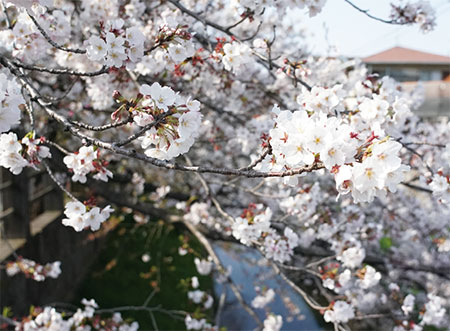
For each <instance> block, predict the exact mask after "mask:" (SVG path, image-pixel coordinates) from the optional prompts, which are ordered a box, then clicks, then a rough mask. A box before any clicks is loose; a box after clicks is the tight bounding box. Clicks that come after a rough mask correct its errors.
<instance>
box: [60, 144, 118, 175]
mask: <svg viewBox="0 0 450 331" xmlns="http://www.w3.org/2000/svg"><path fill="white" fill-rule="evenodd" d="M63 161H64V163H65V164H66V166H67V168H69V170H70V171H71V172H73V175H72V180H73V181H74V182H80V183H86V180H87V177H86V176H87V175H88V174H90V173H95V175H94V176H93V177H94V179H98V180H101V181H104V182H107V181H108V178H112V176H113V174H112V172H111V171H109V170H108V169H106V166H107V165H108V162H107V161H104V160H101V159H100V150H99V149H97V148H96V147H94V146H82V147H80V149H79V150H78V151H77V152H75V153H70V154H69V155H66V156H65V157H64V159H63Z"/></svg>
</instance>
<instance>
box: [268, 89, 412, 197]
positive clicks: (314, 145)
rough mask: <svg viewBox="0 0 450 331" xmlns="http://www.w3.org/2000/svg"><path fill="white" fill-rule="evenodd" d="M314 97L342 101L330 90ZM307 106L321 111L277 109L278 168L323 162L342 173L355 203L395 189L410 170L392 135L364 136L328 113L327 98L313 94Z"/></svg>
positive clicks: (340, 183)
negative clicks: (313, 97) (324, 103)
mask: <svg viewBox="0 0 450 331" xmlns="http://www.w3.org/2000/svg"><path fill="white" fill-rule="evenodd" d="M314 95H316V97H317V99H318V100H320V99H322V98H324V99H328V102H329V103H328V104H326V105H327V106H326V108H327V109H330V107H334V106H336V105H337V104H338V100H333V99H334V98H333V97H330V94H329V93H323V91H318V92H316V93H314ZM324 95H325V97H324ZM333 95H334V94H333V93H332V94H331V96H333ZM305 105H306V106H308V105H309V107H312V105H314V106H315V107H316V109H317V110H318V112H314V113H313V114H312V115H309V114H308V112H307V111H305V110H298V111H296V112H294V113H292V112H290V111H280V110H278V109H276V108H275V110H274V111H275V112H276V113H277V118H276V124H277V125H276V127H275V128H274V129H271V130H270V137H271V140H270V144H271V146H272V149H273V154H274V156H275V164H276V166H277V167H285V168H287V169H289V168H298V167H302V166H305V165H307V166H310V165H312V164H313V163H315V162H318V161H320V162H322V163H323V165H324V167H325V168H326V169H328V170H329V171H330V172H331V173H334V174H335V175H336V176H335V177H336V187H337V190H338V191H339V193H340V194H346V193H349V192H352V196H353V199H354V201H355V202H363V201H372V200H373V198H374V197H375V196H376V195H382V194H384V193H385V191H386V189H388V190H389V191H391V192H395V190H396V186H397V184H398V183H399V182H401V181H402V180H403V173H404V172H405V171H407V170H408V169H409V168H408V167H407V166H403V165H402V164H401V159H400V157H399V151H400V149H401V147H402V146H401V144H400V143H398V142H396V141H393V140H391V139H389V138H388V137H386V138H384V139H382V140H380V139H378V136H375V135H374V133H373V132H372V134H371V136H369V137H367V139H361V137H360V136H362V135H363V133H361V132H356V130H354V129H353V128H352V126H351V125H349V124H347V123H345V122H343V121H342V120H341V119H339V118H337V117H335V116H327V115H326V113H325V112H323V111H322V107H323V103H322V101H317V102H316V103H314V102H311V94H309V95H308V97H307V100H306V101H305ZM375 109H376V108H375Z"/></svg>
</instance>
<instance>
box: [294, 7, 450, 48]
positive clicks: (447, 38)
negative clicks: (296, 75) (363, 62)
mask: <svg viewBox="0 0 450 331" xmlns="http://www.w3.org/2000/svg"><path fill="white" fill-rule="evenodd" d="M353 3H354V4H356V5H357V6H358V7H360V8H362V9H370V13H371V14H372V15H375V16H379V17H382V18H385V19H388V18H389V12H390V6H389V3H390V1H389V0H354V1H353ZM430 3H431V5H432V6H433V7H434V8H435V10H436V17H437V21H436V22H437V26H436V28H435V30H434V31H432V32H429V33H426V34H424V33H422V32H421V31H420V30H419V28H418V26H398V25H391V24H385V23H381V22H378V21H375V20H372V19H370V18H368V17H367V16H366V15H364V14H363V13H360V12H358V11H356V10H355V9H354V8H352V7H351V6H350V5H349V4H347V3H346V2H345V1H344V0H328V1H327V4H326V5H325V7H324V8H323V10H322V12H321V13H320V14H319V15H317V16H316V17H313V18H312V19H306V18H305V20H304V21H303V22H302V23H303V24H304V26H306V29H307V31H309V32H310V33H312V34H313V37H310V42H309V45H310V49H311V51H312V52H313V54H321V55H336V54H341V55H346V56H368V55H372V54H375V53H378V52H380V51H383V50H385V49H388V48H391V47H394V46H402V47H407V48H412V49H417V50H421V51H425V52H430V53H435V54H440V55H447V56H450V0H430ZM324 24H325V26H327V28H328V40H329V41H330V44H331V45H334V46H336V47H337V49H338V51H337V52H331V54H330V53H329V52H328V51H327V48H328V47H327V42H326V41H325V39H326V38H325V35H326V34H325V29H324Z"/></svg>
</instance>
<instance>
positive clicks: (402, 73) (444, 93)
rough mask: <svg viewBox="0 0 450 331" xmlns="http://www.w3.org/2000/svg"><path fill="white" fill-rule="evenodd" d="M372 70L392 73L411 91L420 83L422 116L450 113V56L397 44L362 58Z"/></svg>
mask: <svg viewBox="0 0 450 331" xmlns="http://www.w3.org/2000/svg"><path fill="white" fill-rule="evenodd" d="M362 61H363V62H364V63H365V64H366V65H367V66H368V68H369V70H370V71H371V72H372V73H378V74H380V76H390V77H392V78H394V79H396V80H397V81H399V82H401V83H402V86H403V87H404V88H405V89H407V90H410V89H412V88H414V87H415V86H416V85H417V83H418V82H421V83H422V85H423V87H424V90H425V102H424V104H423V105H422V107H420V109H418V114H419V115H420V116H423V117H434V116H441V115H443V116H450V57H449V56H442V55H437V54H431V53H426V52H421V51H417V50H413V49H408V48H404V47H394V48H391V49H388V50H385V51H383V52H380V53H377V54H374V55H371V56H368V57H366V58H363V59H362Z"/></svg>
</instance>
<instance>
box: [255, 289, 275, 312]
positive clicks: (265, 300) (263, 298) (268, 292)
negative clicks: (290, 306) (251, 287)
mask: <svg viewBox="0 0 450 331" xmlns="http://www.w3.org/2000/svg"><path fill="white" fill-rule="evenodd" d="M257 290H259V288H257ZM274 298H275V291H274V290H273V289H271V288H269V289H264V290H263V291H262V293H261V294H259V295H257V296H256V297H255V298H254V299H253V300H252V307H253V308H264V307H265V306H266V305H267V304H269V302H271V301H273V299H274Z"/></svg>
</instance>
